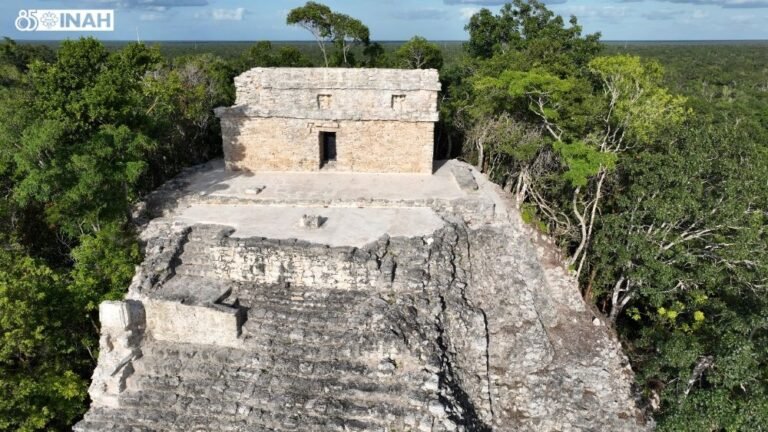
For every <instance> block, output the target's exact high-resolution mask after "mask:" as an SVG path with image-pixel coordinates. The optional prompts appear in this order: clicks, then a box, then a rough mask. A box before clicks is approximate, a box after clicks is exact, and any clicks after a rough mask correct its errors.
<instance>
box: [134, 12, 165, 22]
mask: <svg viewBox="0 0 768 432" xmlns="http://www.w3.org/2000/svg"><path fill="white" fill-rule="evenodd" d="M165 18H166V17H165V15H164V14H161V13H157V12H150V13H143V14H141V15H140V16H139V20H140V21H162V20H164V19H165Z"/></svg>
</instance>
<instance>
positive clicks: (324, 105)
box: [317, 94, 331, 110]
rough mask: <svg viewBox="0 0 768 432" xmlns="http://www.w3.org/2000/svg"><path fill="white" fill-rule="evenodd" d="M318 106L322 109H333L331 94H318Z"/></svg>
mask: <svg viewBox="0 0 768 432" xmlns="http://www.w3.org/2000/svg"><path fill="white" fill-rule="evenodd" d="M317 107H318V108H320V109H321V110H327V109H331V95H329V94H321V95H317Z"/></svg>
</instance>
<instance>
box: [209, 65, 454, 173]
mask: <svg viewBox="0 0 768 432" xmlns="http://www.w3.org/2000/svg"><path fill="white" fill-rule="evenodd" d="M235 87H236V89H237V100H236V102H235V103H236V105H235V106H233V107H230V108H218V109H216V115H217V116H219V117H220V118H221V126H222V137H223V142H224V159H225V161H226V164H227V167H228V168H230V169H236V170H250V171H318V170H320V169H321V168H323V166H324V165H323V157H324V156H323V142H322V140H323V138H322V136H323V134H324V133H333V134H335V135H334V137H335V147H336V159H335V161H334V162H333V164H332V166H333V169H334V170H336V171H360V172H414V173H425V174H431V173H432V168H433V167H432V158H433V146H434V123H435V122H436V121H437V120H438V114H437V93H438V91H439V90H440V82H439V80H438V74H437V71H436V70H399V69H352V68H341V69H333V68H254V69H251V70H249V71H247V72H245V73H243V74H242V75H240V76H238V77H237V78H235Z"/></svg>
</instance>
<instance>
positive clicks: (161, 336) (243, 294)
mask: <svg viewBox="0 0 768 432" xmlns="http://www.w3.org/2000/svg"><path fill="white" fill-rule="evenodd" d="M331 103H332V102H331ZM455 164H456V166H454V167H452V169H453V172H454V174H455V179H451V181H454V180H455V181H456V182H457V183H458V184H460V185H461V188H462V190H466V194H465V195H461V197H457V198H455V199H453V200H448V201H447V202H445V201H438V200H433V201H429V202H428V201H422V202H419V205H422V206H427V205H431V206H433V209H434V211H435V212H437V213H438V214H439V215H440V216H441V217H442V218H443V219H444V220H445V224H444V225H442V226H441V227H440V228H438V229H437V230H436V231H434V232H432V233H430V234H427V235H419V236H412V237H390V236H387V235H385V236H382V237H381V238H379V239H378V240H376V241H374V242H371V243H369V244H367V245H366V246H364V247H343V246H342V247H329V246H327V245H324V244H314V243H308V242H305V241H301V240H296V239H292V240H275V239H265V238H260V237H257V238H239V237H237V231H233V229H231V228H227V227H224V226H218V225H207V224H202V223H201V224H192V225H188V224H179V223H177V221H175V220H174V218H173V214H174V211H177V210H171V211H170V212H169V213H168V214H167V215H166V217H163V218H157V219H154V220H151V221H149V222H148V223H147V224H146V225H144V226H143V228H142V229H143V231H142V234H141V238H142V239H143V241H144V242H145V248H144V249H145V261H144V262H143V263H142V265H141V266H140V267H139V269H138V271H137V274H136V277H135V278H134V280H133V282H132V284H131V286H130V288H129V295H128V297H129V298H130V299H131V300H129V301H128V303H131V304H136V305H143V307H144V308H146V315H147V318H146V326H144V325H143V324H142V325H140V326H139V325H138V324H136V325H134V324H132V323H134V322H136V323H138V322H141V323H143V322H144V321H143V320H139V319H137V320H134V319H133V318H130V319H128V318H125V319H124V318H120V317H122V316H132V315H130V314H126V313H124V314H122V315H121V314H119V313H116V312H114V311H115V310H118V309H119V307H122V306H115V305H112V304H107V305H106V306H105V308H106V309H105V312H104V313H103V318H102V333H103V334H105V335H112V334H116V333H119V334H122V333H120V332H125V331H126V329H127V328H130V329H134V328H136V329H139V330H138V334H137V333H131V334H132V335H134V334H136V335H137V336H140V337H135V338H134V339H131V340H132V341H134V342H133V344H132V345H131V344H127V343H126V344H122V345H119V346H121V347H123V346H124V347H126V348H120V349H122V350H125V349H128V350H129V352H133V351H130V350H131V349H134V350H136V349H138V350H140V352H141V353H142V354H143V355H141V356H140V357H137V356H133V357H131V360H130V362H131V367H132V369H131V370H132V374H127V375H126V376H122V377H120V376H118V378H120V379H122V384H120V382H121V381H119V380H118V381H117V383H118V384H120V385H118V386H113V387H110V388H109V391H110V393H108V396H109V397H108V398H106V399H105V396H104V394H105V392H104V391H103V392H102V394H99V393H93V394H95V395H96V397H94V404H93V406H92V407H91V409H90V410H89V411H88V413H87V414H86V415H85V418H84V419H83V420H82V421H81V422H80V423H78V425H77V426H76V427H75V430H76V431H79V432H92V431H104V430H115V431H135V430H141V431H179V432H181V431H184V432H187V431H190V430H191V431H377V432H378V431H434V432H437V431H457V432H458V431H462V432H470V431H491V430H493V431H645V430H649V429H650V427H651V425H650V424H649V423H648V421H647V420H646V418H645V417H644V413H643V411H642V410H641V409H640V408H639V407H638V405H637V402H636V400H635V398H636V395H635V394H634V393H633V390H632V383H633V376H632V371H631V369H630V367H629V364H628V361H627V359H626V357H625V356H624V355H623V353H622V352H621V347H620V345H619V343H618V341H617V340H616V338H615V335H613V334H612V333H611V332H610V329H609V328H607V327H606V326H595V325H594V324H593V320H594V318H595V317H594V316H593V315H592V313H591V312H590V311H589V309H588V308H587V306H586V304H585V303H584V301H583V300H582V298H581V296H580V293H579V291H578V287H577V285H576V282H575V281H574V280H573V278H572V276H570V275H569V273H568V271H567V269H566V268H565V266H563V264H562V259H560V257H558V255H557V249H556V248H555V247H554V246H553V245H552V244H551V241H550V240H548V239H547V238H546V237H544V236H542V235H540V234H537V233H535V232H534V231H533V230H532V229H531V228H530V227H528V226H526V225H524V224H523V223H522V220H521V218H520V215H519V213H518V212H517V210H516V208H515V207H514V205H512V203H511V202H510V201H509V199H508V197H506V196H505V195H504V193H503V192H502V191H501V190H500V189H499V188H498V187H497V186H496V185H493V184H491V183H490V182H489V181H488V180H487V179H485V178H484V176H483V175H481V174H479V173H478V172H477V171H476V170H474V169H473V168H472V167H470V166H469V165H466V164H460V163H455ZM187 183H188V182H187V181H186V180H185V179H183V178H182V179H178V180H177V181H176V182H175V183H174V184H176V185H184V184H187ZM270 190H271V189H270ZM164 193H165V194H166V195H165V196H168V197H172V198H173V199H175V200H176V199H177V198H178V197H179V196H181V198H180V199H178V200H177V201H176V202H177V203H178V205H179V206H184V205H185V204H184V202H186V201H185V198H184V197H185V196H186V195H188V194H191V193H194V191H191V190H187V189H184V186H179V189H178V190H176V191H175V192H174V191H170V190H166V191H165V192H164ZM230 198H231V200H232V201H231V202H230V204H233V203H234V204H239V205H243V206H259V205H275V204H274V203H267V204H262V203H258V202H255V201H254V200H253V199H252V198H251V197H240V198H238V197H237V196H231V197H230ZM153 199H160V197H159V196H156V197H154V198H153ZM284 204H285V203H284ZM336 204H337V205H338V206H339V207H340V208H343V206H344V205H347V206H352V205H357V202H338V203H336ZM401 205H402V204H401ZM457 209H458V210H457ZM459 210H460V211H459ZM319 211H322V210H319ZM473 212H480V213H481V214H482V216H481V217H480V216H478V217H473V216H472V214H473ZM292 220H293V219H292ZM291 223H295V222H291ZM118 305H119V304H118ZM115 308H118V309H115ZM221 311H224V312H221ZM121 313H122V312H121ZM237 313H240V314H241V315H239V317H240V318H241V319H240V320H239V321H237V320H235V319H234V317H235V315H236V314H237ZM222 314H223V315H222ZM137 316H138V315H137ZM132 331H133V330H132ZM110 338H111V336H110ZM110 340H111V339H110ZM105 346H106V343H105ZM113 346H114V345H113ZM127 347H132V348H127ZM107 354H108V353H102V356H101V357H100V359H99V368H98V369H97V372H96V374H95V375H94V386H95V385H96V383H97V382H103V381H104V376H105V374H106V375H110V374H112V372H113V371H115V370H116V367H115V364H118V363H120V360H119V359H118V358H125V357H124V356H119V355H116V354H115V355H112V357H109V356H107ZM119 370H123V369H119ZM119 370H118V371H119ZM99 388H105V387H99Z"/></svg>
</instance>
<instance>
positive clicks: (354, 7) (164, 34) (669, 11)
mask: <svg viewBox="0 0 768 432" xmlns="http://www.w3.org/2000/svg"><path fill="white" fill-rule="evenodd" d="M320 1H321V2H323V3H325V4H327V5H328V6H330V7H331V8H332V9H334V10H336V11H339V12H344V13H347V14H349V15H352V16H354V17H356V18H359V19H361V20H362V21H363V22H364V23H365V24H367V25H368V26H369V27H370V29H371V35H372V38H373V39H375V40H403V39H409V38H410V37H412V36H413V35H417V34H418V35H421V36H424V37H427V38H429V39H433V40H463V39H466V37H467V36H466V33H465V31H464V25H465V24H466V22H467V20H468V18H469V16H471V15H472V13H474V12H475V11H477V10H479V9H480V8H481V7H488V8H490V9H493V10H496V9H498V5H500V4H503V3H504V1H498V0H421V1H406V0H327V1H322V0H320ZM302 4H304V0H70V1H65V0H3V1H2V3H0V16H2V17H3V19H2V35H3V36H8V37H11V38H14V39H62V38H66V37H79V36H81V35H86V34H87V33H61V32H51V33H46V32H20V31H17V30H16V28H15V26H14V21H15V19H16V17H17V16H18V14H19V10H20V9H77V8H91V9H95V8H105V9H115V13H116V18H115V31H114V32H110V33H97V34H96V36H97V37H99V38H101V39H117V40H126V39H136V34H137V32H138V34H139V37H140V38H141V39H142V40H307V39H309V38H310V35H309V34H308V33H307V32H306V31H304V30H302V29H299V28H295V27H290V26H287V25H286V24H285V16H286V14H287V12H288V10H290V9H291V8H293V7H296V6H300V5H302ZM548 6H549V7H550V8H551V9H552V10H554V11H555V12H557V13H559V14H561V15H564V16H566V17H567V16H569V15H576V16H577V17H578V19H579V22H580V23H581V24H582V25H583V26H584V29H585V31H587V32H595V31H600V32H602V34H603V39H604V40H680V39H685V40H689V39H696V40H699V39H702V40H704V39H768V0H664V1H656V0H654V1H649V0H550V1H549V2H548Z"/></svg>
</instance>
